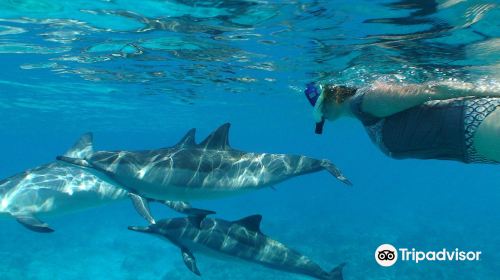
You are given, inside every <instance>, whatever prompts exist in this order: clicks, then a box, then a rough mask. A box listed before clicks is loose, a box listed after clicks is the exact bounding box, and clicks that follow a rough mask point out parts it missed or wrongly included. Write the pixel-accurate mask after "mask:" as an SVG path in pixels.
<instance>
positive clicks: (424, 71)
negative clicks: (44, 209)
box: [0, 0, 500, 280]
mask: <svg viewBox="0 0 500 280" xmlns="http://www.w3.org/2000/svg"><path fill="white" fill-rule="evenodd" d="M499 18H500V12H499V8H498V3H497V2H496V1H453V0H448V1H434V0H425V1H416V0H400V1H368V0H364V1H363V0H356V1H347V0H345V1H344V0H339V1H327V0H324V1H322V0H317V1H312V0H311V1H305V0H304V1H299V0H289V1H244V0H230V1H225V0H222V1H221V0H218V1H210V0H207V1H189V0H178V1H157V0H144V1H141V2H140V3H139V2H137V1H129V0H114V1H107V0H106V1H105V0H102V1H98V0H93V1H81V0H75V1H55V0H53V1H51V0H36V1H35V0H2V1H0V62H1V66H2V68H1V70H2V71H1V74H0V112H1V118H0V128H1V129H0V137H1V138H0V139H1V140H0V152H1V155H2V156H1V157H0V177H2V178H4V177H8V176H10V175H13V174H15V173H18V172H21V171H24V170H26V169H28V168H32V167H35V166H37V165H40V164H42V163H46V162H51V161H53V160H54V159H55V156H56V155H59V154H62V153H63V152H64V151H65V150H66V149H68V148H69V147H70V146H71V145H72V144H73V143H74V141H76V139H77V138H78V137H79V135H81V134H82V133H84V132H87V131H92V132H93V133H94V140H95V147H96V149H98V150H107V149H111V150H112V149H129V150H133V149H148V148H159V147H165V146H171V145H173V144H175V143H176V142H177V141H178V140H179V139H180V138H181V137H182V136H183V135H184V133H185V132H186V131H187V130H188V129H190V128H192V127H196V128H197V137H198V141H201V140H202V139H203V137H204V136H205V135H208V134H209V133H210V132H211V131H212V130H213V129H215V128H216V127H218V126H219V125H220V124H222V123H224V122H231V123H232V127H231V132H230V141H231V145H232V146H233V147H235V148H238V149H241V150H245V151H255V152H273V153H293V154H304V155H308V156H311V157H316V158H326V159H330V160H332V161H333V162H335V164H336V165H337V166H338V167H339V168H341V169H342V171H343V172H344V173H345V174H346V176H348V177H349V178H350V180H351V181H352V182H353V183H354V186H353V187H346V186H344V185H342V184H341V183H339V182H338V181H337V180H335V178H333V177H332V176H331V175H329V174H328V173H327V172H322V173H315V174H311V175H306V176H302V177H298V178H294V179H292V180H290V181H286V182H284V183H281V184H279V185H278V186H276V190H272V189H264V190H261V191H258V192H253V193H249V194H245V195H242V196H237V197H233V198H226V199H220V200H214V201H195V202H194V204H195V206H197V207H201V208H206V209H213V210H216V211H217V212H218V216H219V217H221V218H224V219H228V220H232V219H238V218H241V217H243V216H246V215H251V214H255V213H259V214H262V215H263V216H264V220H263V225H262V230H263V232H264V233H266V234H268V235H269V236H272V237H273V238H275V239H277V240H280V241H282V242H283V243H285V244H287V245H289V246H290V247H292V248H295V249H297V250H299V251H300V252H302V253H304V254H306V255H308V256H310V257H311V258H312V259H314V260H315V261H317V262H318V263H319V264H320V265H321V266H322V267H324V268H325V269H327V270H329V269H331V268H333V267H334V266H336V265H337V264H339V263H342V262H346V263H347V265H346V267H345V269H344V272H345V273H344V277H345V279H499V278H500V272H499V271H500V234H499V233H500V207H499V202H500V192H499V190H498V182H499V181H500V174H499V173H498V171H497V170H498V166H495V165H466V164H461V163H455V162H447V161H433V160H428V161H418V160H403V161H401V160H394V159H390V158H388V157H386V156H385V155H383V154H382V152H380V151H379V150H378V149H377V148H376V147H375V146H374V145H373V144H372V143H371V142H370V140H369V138H368V136H367V135H366V133H365V132H364V130H363V127H362V126H361V124H360V123H358V122H357V121H355V120H353V119H344V120H339V121H337V122H335V123H328V124H327V127H326V129H325V133H324V135H322V136H318V135H315V134H314V133H313V128H314V121H313V119H312V116H311V107H310V106H309V104H308V102H307V101H306V100H305V98H304V97H303V95H302V91H303V88H304V85H305V84H306V83H307V82H309V81H312V80H315V81H330V82H335V83H347V84H349V85H355V86H363V85H368V84H370V83H372V82H375V81H389V82H396V83H398V82H407V83H421V82H427V81H440V80H448V79H457V80H460V81H468V82H473V83H477V84H483V85H485V84H486V85H488V84H498V82H499V79H500V76H499V73H500V71H499V65H500V64H499V62H500V61H499V58H500V54H499V51H500V50H499V39H498V38H499V35H500V34H499V30H500V29H499V25H500V21H499ZM153 210H154V212H155V215H156V216H158V217H175V216H178V214H176V213H174V212H172V211H169V210H166V209H165V208H164V207H160V206H155V207H154V208H153ZM46 222H48V223H49V224H50V225H51V227H52V228H54V229H55V230H56V231H55V232H54V233H52V234H37V233H33V232H30V231H28V230H26V229H25V228H23V227H22V226H20V225H19V224H18V223H16V221H15V220H14V219H9V218H5V219H2V220H0V225H1V229H2V231H1V234H0V279H197V277H196V276H195V275H194V274H192V273H191V272H190V271H188V270H187V269H186V268H185V266H184V264H183V262H182V258H181V255H180V252H179V250H178V249H177V248H175V247H174V246H172V245H170V244H168V243H167V242H165V241H162V240H159V239H155V238H151V237H149V236H145V235H140V234H137V233H134V232H130V231H128V230H127V226H129V225H142V224H145V222H144V221H143V220H142V219H141V218H140V217H139V216H138V215H137V214H136V212H135V211H134V210H133V208H132V206H131V203H130V202H129V201H120V202H116V203H113V204H109V205H107V206H103V207H100V208H96V209H91V210H87V211H82V212H79V213H75V214H71V215H64V216H59V217H54V218H50V219H47V220H46ZM383 243H390V244H393V245H395V246H396V247H408V248H418V249H421V250H440V249H442V248H448V249H451V250H453V249H455V248H460V249H463V250H474V251H482V259H481V260H480V261H479V262H444V263H443V262H424V263H419V264H415V263H411V262H403V263H397V264H396V265H394V266H393V267H390V268H383V267H380V266H379V265H378V264H377V263H376V262H375V260H374V252H375V249H376V248H377V247H378V246H379V245H380V244H383ZM197 258H198V266H199V268H200V270H201V272H202V274H203V278H204V279H227V278H231V279H248V280H253V279H307V278H305V277H302V276H296V275H289V274H284V273H282V272H276V271H271V270H266V269H260V268H255V267H252V266H247V265H244V264H240V263H227V262H224V261H219V260H214V259H212V258H208V257H203V256H197Z"/></svg>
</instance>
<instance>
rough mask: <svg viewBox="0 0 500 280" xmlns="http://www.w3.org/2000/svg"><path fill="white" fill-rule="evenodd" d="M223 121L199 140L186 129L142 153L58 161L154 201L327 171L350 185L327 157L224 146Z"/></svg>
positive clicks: (224, 192) (235, 190)
mask: <svg viewBox="0 0 500 280" xmlns="http://www.w3.org/2000/svg"><path fill="white" fill-rule="evenodd" d="M229 126H230V125H229V124H224V125H222V126H221V127H219V128H218V129H217V130H216V131H214V132H213V133H212V134H210V135H209V136H208V137H207V138H206V139H205V140H204V141H203V142H202V143H200V144H196V143H195V140H194V134H195V130H194V129H192V130H190V131H189V132H188V133H187V134H186V136H184V138H183V139H182V140H181V141H180V142H179V143H178V144H177V145H175V146H173V147H168V148H163V149H157V150H148V151H99V152H92V143H88V145H87V146H88V152H87V153H85V154H82V156H81V157H79V158H69V157H58V159H60V160H64V161H67V162H71V163H74V164H78V165H82V166H87V167H91V168H94V169H96V170H98V171H100V172H103V173H104V174H106V175H107V176H109V177H110V178H112V179H113V180H115V181H116V182H118V183H119V184H120V185H122V186H123V187H124V188H126V189H127V190H129V191H130V192H132V193H135V194H137V195H139V196H141V197H147V198H151V199H157V200H186V201H190V200H196V199H211V198H219V197H224V196H229V195H235V194H239V193H243V192H248V191H252V190H256V189H259V188H264V187H269V186H273V185H274V184H277V183H280V182H282V181H285V180H287V179H290V178H292V177H295V176H300V175H303V174H307V173H313V172H318V171H321V170H327V171H328V172H330V173H331V174H333V175H334V176H335V177H336V178H338V179H339V180H341V181H342V182H344V183H347V184H350V182H349V181H348V180H347V178H345V177H344V176H343V175H342V173H341V172H340V171H339V170H338V169H337V168H336V167H335V165H333V163H331V162H330V161H328V160H318V159H313V158H309V157H306V156H300V155H286V154H266V153H248V152H243V151H239V150H235V149H233V148H231V147H230V146H229V140H228V132H229Z"/></svg>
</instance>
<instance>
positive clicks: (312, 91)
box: [304, 82, 325, 134]
mask: <svg viewBox="0 0 500 280" xmlns="http://www.w3.org/2000/svg"><path fill="white" fill-rule="evenodd" d="M304 94H305V95H306V98H307V100H308V101H309V103H311V105H312V106H313V107H314V110H315V115H316V113H317V111H319V109H318V107H319V104H318V106H317V104H316V103H317V101H318V99H319V98H320V95H321V88H320V87H318V86H317V85H316V84H315V83H314V82H311V83H308V84H307V85H306V89H305V90H304ZM317 119H320V120H319V121H316V128H315V129H314V132H315V133H316V134H322V133H323V126H324V125H325V118H323V116H321V117H319V118H317Z"/></svg>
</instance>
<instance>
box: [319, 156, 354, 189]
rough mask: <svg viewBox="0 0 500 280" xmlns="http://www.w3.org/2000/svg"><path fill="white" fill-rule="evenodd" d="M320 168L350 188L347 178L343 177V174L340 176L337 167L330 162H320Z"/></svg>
mask: <svg viewBox="0 0 500 280" xmlns="http://www.w3.org/2000/svg"><path fill="white" fill-rule="evenodd" d="M321 166H322V167H323V168H324V169H326V171H328V172H330V174H332V175H333V176H335V178H337V179H338V180H339V181H341V182H342V183H344V184H346V185H348V186H352V183H351V181H349V179H347V177H345V176H344V174H342V172H341V171H340V169H338V168H337V166H335V164H333V163H332V162H331V161H329V160H326V159H325V160H322V161H321Z"/></svg>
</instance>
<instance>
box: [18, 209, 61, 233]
mask: <svg viewBox="0 0 500 280" xmlns="http://www.w3.org/2000/svg"><path fill="white" fill-rule="evenodd" d="M12 216H14V217H15V218H16V220H17V221H18V222H19V223H20V224H21V225H23V226H25V227H26V228H27V229H29V230H32V231H36V232H41V233H51V232H54V230H53V229H51V228H50V227H49V225H48V224H46V223H44V222H42V221H40V220H39V219H38V218H37V217H35V216H34V215H33V214H32V213H15V214H12Z"/></svg>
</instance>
